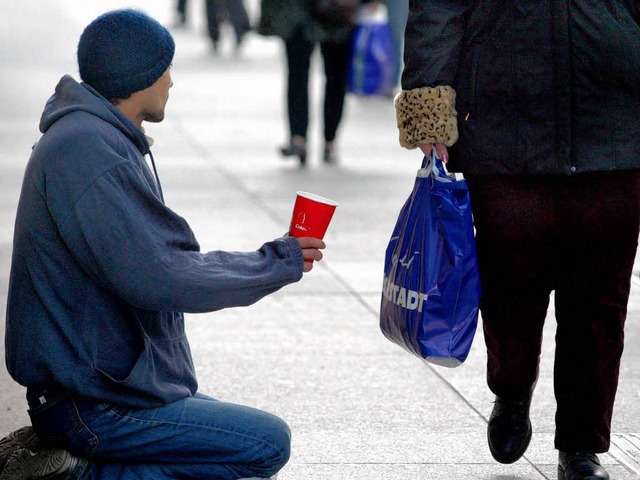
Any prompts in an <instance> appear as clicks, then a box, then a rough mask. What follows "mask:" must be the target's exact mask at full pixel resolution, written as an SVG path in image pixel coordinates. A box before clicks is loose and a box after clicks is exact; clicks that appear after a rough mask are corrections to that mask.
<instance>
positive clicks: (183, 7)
mask: <svg viewBox="0 0 640 480" xmlns="http://www.w3.org/2000/svg"><path fill="white" fill-rule="evenodd" d="M176 10H178V13H179V14H180V15H182V16H183V17H186V15H187V0H178V5H177V6H176Z"/></svg>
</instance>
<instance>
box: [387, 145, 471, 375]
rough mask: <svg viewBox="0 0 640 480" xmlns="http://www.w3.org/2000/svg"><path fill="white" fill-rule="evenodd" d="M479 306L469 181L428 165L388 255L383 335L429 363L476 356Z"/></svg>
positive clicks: (429, 162)
mask: <svg viewBox="0 0 640 480" xmlns="http://www.w3.org/2000/svg"><path fill="white" fill-rule="evenodd" d="M479 305H480V277H479V273H478V262H477V256H476V247H475V237H474V230H473V218H472V212H471V204H470V200H469V191H468V188H467V183H466V181H465V180H456V179H455V178H453V177H451V176H448V175H447V173H446V172H445V170H444V167H443V166H442V163H441V161H440V159H438V158H437V157H436V156H435V154H433V156H432V158H430V159H428V158H426V157H425V159H424V162H423V165H422V168H421V169H420V170H418V175H417V178H416V181H415V185H414V189H413V191H412V192H411V195H410V196H409V198H408V199H407V201H406V202H405V204H404V206H403V207H402V210H401V211H400V215H399V216H398V220H397V223H396V226H395V228H394V230H393V233H392V235H391V240H390V242H389V245H388V247H387V251H386V257H385V266H384V282H383V291H382V301H381V306H380V328H381V330H382V332H383V333H384V335H385V336H386V337H387V338H388V339H389V340H391V341H392V342H394V343H396V344H398V345H400V346H401V347H403V348H404V349H406V350H407V351H409V352H410V353H412V354H414V355H416V356H418V357H419V358H421V359H424V360H426V361H427V362H430V363H435V364H438V365H442V366H446V367H456V366H458V365H460V364H461V363H462V362H464V361H465V360H466V358H467V355H468V354H469V350H470V348H471V344H472V342H473V337H474V335H475V331H476V327H477V323H478V313H479Z"/></svg>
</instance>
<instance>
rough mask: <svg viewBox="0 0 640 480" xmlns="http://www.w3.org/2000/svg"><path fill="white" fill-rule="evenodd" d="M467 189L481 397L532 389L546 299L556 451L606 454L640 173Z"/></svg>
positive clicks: (638, 213)
mask: <svg viewBox="0 0 640 480" xmlns="http://www.w3.org/2000/svg"><path fill="white" fill-rule="evenodd" d="M467 180H468V183H469V189H470V192H471V201H472V206H473V212H474V219H475V225H476V232H477V247H478V257H479V264H480V275H481V279H482V288H483V294H482V302H481V312H482V319H483V325H484V334H485V340H486V344H487V353H488V365H487V381H488V385H489V388H490V389H491V391H492V392H493V393H495V394H496V395H498V396H500V397H513V396H517V395H523V394H526V393H527V392H528V391H530V390H531V389H532V388H533V387H534V385H535V382H536V379H537V374H538V363H539V356H540V352H541V344H542V330H543V324H544V320H545V317H546V313H547V307H548V305H549V296H550V293H551V291H555V310H556V312H555V313H556V321H557V330H556V338H555V343H556V353H555V365H554V389H555V396H556V401H557V411H556V438H555V446H556V448H557V449H559V450H563V451H587V452H605V451H607V450H608V449H609V437H610V429H611V415H612V410H613V403H614V399H615V395H616V390H617V385H618V373H619V366H620V357H621V355H622V349H623V343H624V322H625V318H626V311H627V301H628V297H629V289H630V279H631V273H632V267H633V262H634V258H635V255H636V249H637V245H638V233H639V222H640V171H637V170H632V171H622V172H600V173H586V174H580V175H575V176H572V177H545V176H526V177H524V176H499V177H483V176H467Z"/></svg>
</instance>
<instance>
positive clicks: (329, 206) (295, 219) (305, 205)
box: [289, 192, 338, 262]
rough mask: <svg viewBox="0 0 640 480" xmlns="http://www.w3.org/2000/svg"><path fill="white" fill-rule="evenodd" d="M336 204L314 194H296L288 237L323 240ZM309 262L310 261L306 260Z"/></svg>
mask: <svg viewBox="0 0 640 480" xmlns="http://www.w3.org/2000/svg"><path fill="white" fill-rule="evenodd" d="M337 206H338V204H337V203H336V202H334V201H333V200H329V199H328V198H324V197H321V196H320V195H316V194H314V193H308V192H296V202H295V204H294V206H293V215H292V216H291V225H290V226H289V235H291V236H292V237H313V238H319V239H321V240H322V239H323V238H324V234H325V233H326V231H327V228H328V227H329V222H331V217H333V212H335V210H336V207H337ZM306 261H309V262H310V261H311V260H306Z"/></svg>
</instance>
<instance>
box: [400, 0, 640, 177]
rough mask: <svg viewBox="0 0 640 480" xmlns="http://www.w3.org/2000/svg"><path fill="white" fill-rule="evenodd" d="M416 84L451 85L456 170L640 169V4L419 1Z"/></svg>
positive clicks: (411, 75) (411, 30)
mask: <svg viewBox="0 0 640 480" xmlns="http://www.w3.org/2000/svg"><path fill="white" fill-rule="evenodd" d="M404 57H405V65H406V68H405V70H404V73H403V76H402V88H403V89H404V90H410V89H415V88H419V87H425V86H438V85H449V86H451V87H453V88H454V89H455V92H456V104H455V106H456V110H457V113H458V115H457V120H458V132H459V139H458V141H457V142H456V143H455V144H454V146H453V147H452V148H450V158H451V160H450V163H449V167H450V169H451V170H453V171H462V172H465V173H480V174H518V173H526V174H571V173H574V172H587V171H600V170H620V169H632V168H638V167H640V1H638V0H572V1H571V2H568V1H566V0H535V1H524V0H476V1H472V0H414V1H412V3H411V11H410V14H409V19H408V23H407V28H406V43H405V54H404Z"/></svg>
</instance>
